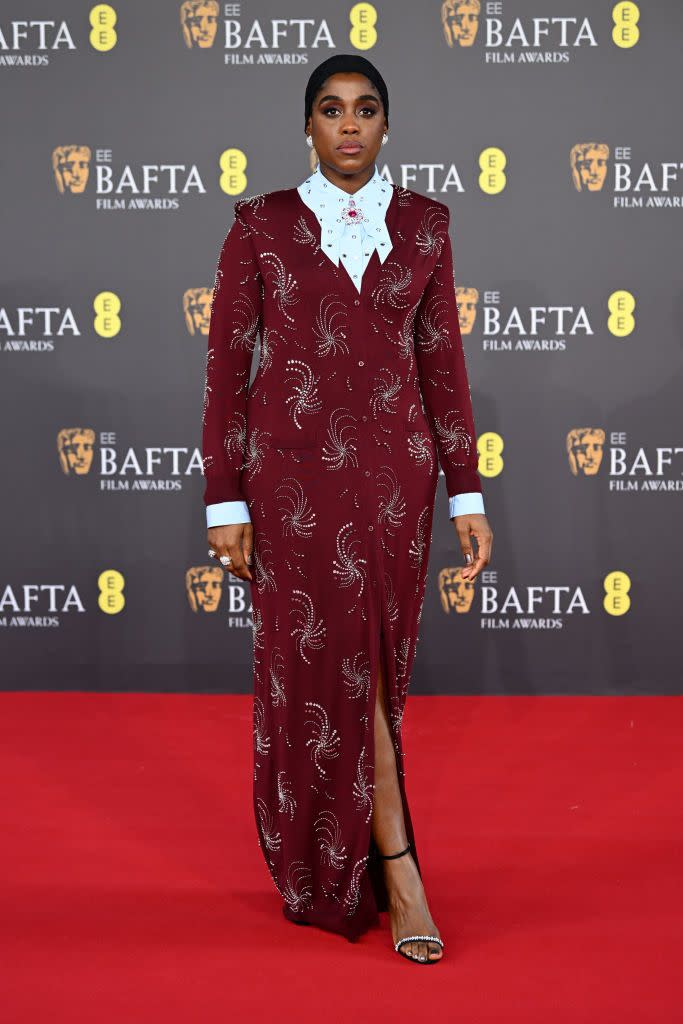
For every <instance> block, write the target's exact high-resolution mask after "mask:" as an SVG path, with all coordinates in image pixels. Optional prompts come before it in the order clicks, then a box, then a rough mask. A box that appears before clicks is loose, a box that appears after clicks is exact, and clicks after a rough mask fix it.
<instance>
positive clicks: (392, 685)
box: [368, 602, 422, 912]
mask: <svg viewBox="0 0 683 1024" xmlns="http://www.w3.org/2000/svg"><path fill="white" fill-rule="evenodd" d="M384 613H385V608H384V602H382V605H381V613H380V616H381V621H380V630H379V644H378V648H377V650H378V653H377V655H376V657H375V659H374V665H373V684H372V688H371V689H372V693H371V699H370V708H371V711H372V714H370V713H369V714H368V718H369V719H370V720H371V721H372V757H371V763H372V778H371V782H372V783H373V801H374V782H375V767H374V766H375V730H374V720H375V719H374V716H375V711H376V705H377V700H378V691H379V686H378V683H379V680H378V672H377V670H378V668H379V666H380V665H381V667H382V677H383V679H384V698H385V709H386V712H387V718H388V720H389V728H390V731H391V733H392V738H393V739H394V740H395V736H396V734H395V731H394V728H393V725H392V718H391V714H390V711H389V708H390V704H391V698H392V696H394V695H396V696H397V685H396V678H395V674H394V675H393V677H392V679H391V680H390V679H389V672H388V669H387V665H388V662H389V659H388V657H387V648H386V645H385V637H386V633H385V631H384V629H383V625H384ZM400 710H401V711H402V709H400ZM398 746H399V750H400V751H401V755H400V759H399V755H398V752H397V749H396V748H397V744H396V742H394V743H393V747H394V759H395V761H396V774H397V777H398V785H399V791H400V794H401V803H402V806H403V820H404V823H405V830H406V836H407V837H408V842H409V843H410V847H411V853H412V855H413V859H414V861H415V864H416V867H417V870H418V874H419V875H420V877H422V872H421V870H420V862H419V860H418V855H417V848H416V845H415V834H414V830H413V824H412V819H411V816H410V809H409V807H408V796H407V793H406V789H405V781H404V775H403V772H402V770H401V769H402V761H403V744H402V741H401V740H399V744H398ZM370 821H371V825H370V841H369V847H368V877H369V879H370V886H371V889H372V893H373V896H374V899H375V903H376V905H377V910H378V911H380V912H382V911H386V910H388V909H389V894H388V892H387V887H386V882H385V880H384V866H383V864H382V861H381V859H380V858H379V857H378V853H379V850H378V847H377V843H376V842H375V837H374V836H373V834H372V818H371V819H370ZM384 852H385V853H398V850H385V851H384Z"/></svg>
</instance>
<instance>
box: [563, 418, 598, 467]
mask: <svg viewBox="0 0 683 1024" xmlns="http://www.w3.org/2000/svg"><path fill="white" fill-rule="evenodd" d="M604 444H605V431H604V430H602V428H601V427H575V428H574V429H573V430H570V431H569V433H568V434H567V455H568V456H569V468H570V469H571V471H572V473H573V474H574V476H595V474H596V473H597V472H598V470H599V469H600V463H601V462H602V450H603V446H604Z"/></svg>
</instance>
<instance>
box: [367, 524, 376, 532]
mask: <svg viewBox="0 0 683 1024" xmlns="http://www.w3.org/2000/svg"><path fill="white" fill-rule="evenodd" d="M374 529H375V527H374V526H373V525H372V523H371V524H370V526H368V530H369V531H370V533H372V531H373V530H374Z"/></svg>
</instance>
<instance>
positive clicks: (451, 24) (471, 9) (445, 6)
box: [441, 0, 481, 49]
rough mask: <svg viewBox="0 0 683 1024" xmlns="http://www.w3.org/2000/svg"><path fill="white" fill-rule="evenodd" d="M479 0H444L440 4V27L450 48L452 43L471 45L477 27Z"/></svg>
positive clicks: (475, 36) (475, 35)
mask: <svg viewBox="0 0 683 1024" xmlns="http://www.w3.org/2000/svg"><path fill="white" fill-rule="evenodd" d="M480 10H481V4H480V2H479V0H445V3H442V4H441V28H442V29H443V34H444V39H445V40H446V42H447V43H448V45H449V46H450V48H451V49H453V44H454V43H457V44H458V46H472V44H473V43H474V40H475V39H476V38H477V30H478V28H479V12H480Z"/></svg>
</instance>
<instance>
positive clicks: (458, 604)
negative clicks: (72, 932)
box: [437, 568, 474, 615]
mask: <svg viewBox="0 0 683 1024" xmlns="http://www.w3.org/2000/svg"><path fill="white" fill-rule="evenodd" d="M437 585H438V587H439V597H440V598H441V607H442V608H443V610H444V611H445V613H446V615H450V613H451V612H452V611H453V609H455V611H456V612H458V613H460V614H461V613H462V612H468V611H469V610H470V608H471V607H472V601H473V599H474V583H470V581H469V580H464V579H463V578H462V569H460V568H457V569H442V570H441V572H440V573H439V578H438V580H437Z"/></svg>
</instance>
